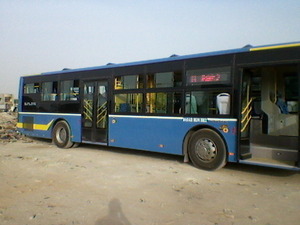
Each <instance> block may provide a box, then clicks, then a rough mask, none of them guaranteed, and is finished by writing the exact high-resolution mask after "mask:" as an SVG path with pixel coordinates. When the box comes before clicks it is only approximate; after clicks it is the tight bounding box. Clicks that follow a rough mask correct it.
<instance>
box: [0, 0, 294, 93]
mask: <svg viewBox="0 0 300 225" xmlns="http://www.w3.org/2000/svg"><path fill="white" fill-rule="evenodd" d="M299 12H300V1H299V0H263V1H262V0H209V1H208V0H184V1H183V0H151V1H149V0H0V93H11V94H14V95H15V97H16V96H17V93H18V85H19V78H20V76H23V75H30V74H39V73H42V72H50V71H59V70H62V69H63V68H72V69H76V68H84V67H91V66H101V65H105V64H107V63H126V62H135V61H141V60H148V59H157V58H165V57H169V56H170V55H172V54H177V55H189V54H195V53H204V52H210V51H218V50H227V49H235V48H240V47H243V46H245V45H247V44H251V45H253V46H259V45H266V44H277V43H287V42H295V41H300V13H299Z"/></svg>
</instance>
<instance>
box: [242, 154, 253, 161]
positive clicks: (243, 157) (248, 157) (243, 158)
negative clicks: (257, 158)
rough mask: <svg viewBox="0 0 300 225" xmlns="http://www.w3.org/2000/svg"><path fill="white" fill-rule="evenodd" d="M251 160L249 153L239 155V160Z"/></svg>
mask: <svg viewBox="0 0 300 225" xmlns="http://www.w3.org/2000/svg"><path fill="white" fill-rule="evenodd" d="M250 158H252V154H251V153H250V152H248V153H244V154H241V160H245V159H250Z"/></svg>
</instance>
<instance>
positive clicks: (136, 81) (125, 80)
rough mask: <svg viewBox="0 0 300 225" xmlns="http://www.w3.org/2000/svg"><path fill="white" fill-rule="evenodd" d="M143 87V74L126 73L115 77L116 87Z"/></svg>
mask: <svg viewBox="0 0 300 225" xmlns="http://www.w3.org/2000/svg"><path fill="white" fill-rule="evenodd" d="M139 88H143V76H142V75H126V76H118V77H116V78H115V89H116V90H117V89H139Z"/></svg>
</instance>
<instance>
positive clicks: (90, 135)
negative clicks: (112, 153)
mask: <svg viewBox="0 0 300 225" xmlns="http://www.w3.org/2000/svg"><path fill="white" fill-rule="evenodd" d="M83 86H84V94H83V102H82V106H83V108H82V142H85V143H89V142H90V143H99V144H101V143H102V144H106V143H107V81H85V82H84V84H83Z"/></svg>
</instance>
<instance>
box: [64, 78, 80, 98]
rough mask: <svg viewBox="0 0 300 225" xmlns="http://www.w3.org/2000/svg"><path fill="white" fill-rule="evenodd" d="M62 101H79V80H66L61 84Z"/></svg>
mask: <svg viewBox="0 0 300 225" xmlns="http://www.w3.org/2000/svg"><path fill="white" fill-rule="evenodd" d="M60 88H61V93H60V100H61V101H77V100H78V98H79V80H66V81H62V82H61V83H60Z"/></svg>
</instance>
